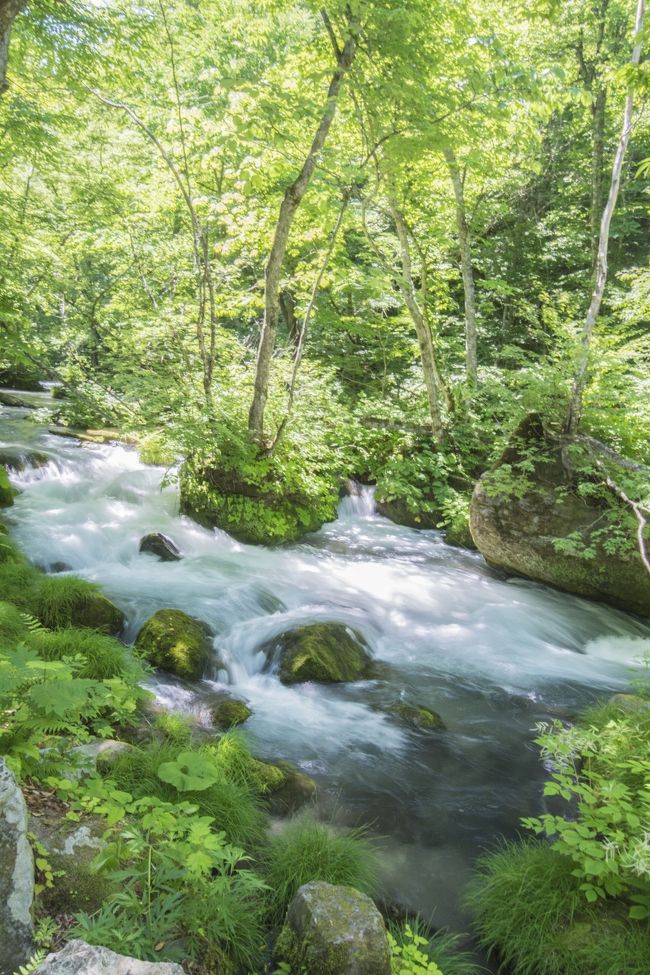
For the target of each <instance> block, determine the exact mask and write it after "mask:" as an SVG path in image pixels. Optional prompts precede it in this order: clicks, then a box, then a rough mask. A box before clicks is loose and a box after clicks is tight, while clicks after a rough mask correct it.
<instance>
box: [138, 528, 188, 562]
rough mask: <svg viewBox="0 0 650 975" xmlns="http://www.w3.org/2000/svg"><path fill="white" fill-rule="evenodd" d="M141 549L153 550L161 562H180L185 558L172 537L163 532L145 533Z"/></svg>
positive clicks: (144, 550)
mask: <svg viewBox="0 0 650 975" xmlns="http://www.w3.org/2000/svg"><path fill="white" fill-rule="evenodd" d="M140 551H141V552H151V554H152V555H155V556H157V557H158V558H159V559H160V561H161V562H180V560H181V559H182V558H183V556H182V555H181V553H180V551H179V550H178V548H177V547H176V545H175V544H174V542H172V540H171V538H167V536H166V535H163V534H162V533H161V532H152V533H151V534H150V535H145V536H144V538H141V539H140Z"/></svg>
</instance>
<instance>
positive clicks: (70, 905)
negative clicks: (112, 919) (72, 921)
mask: <svg viewBox="0 0 650 975" xmlns="http://www.w3.org/2000/svg"><path fill="white" fill-rule="evenodd" d="M48 859H49V862H50V865H51V867H52V870H53V871H54V886H53V887H50V888H46V889H45V890H44V891H43V892H42V893H41V895H40V897H39V899H38V906H39V908H40V910H41V911H43V912H44V913H46V914H49V915H52V916H54V917H57V916H59V915H62V914H64V915H66V916H69V915H71V914H74V913H76V912H77V911H85V912H86V913H87V914H93V913H94V912H95V911H98V910H99V908H100V907H101V905H102V902H103V901H104V900H106V899H107V898H108V897H109V896H110V895H111V894H112V893H114V891H115V883H114V882H112V881H110V880H108V879H107V878H106V877H105V876H103V875H102V874H101V873H97V872H95V871H94V870H92V869H91V867H90V865H89V864H88V863H87V862H84V860H82V859H79V858H75V857H71V856H60V855H58V854H50V856H49V857H48Z"/></svg>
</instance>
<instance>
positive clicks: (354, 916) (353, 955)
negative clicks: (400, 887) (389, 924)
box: [276, 880, 391, 975]
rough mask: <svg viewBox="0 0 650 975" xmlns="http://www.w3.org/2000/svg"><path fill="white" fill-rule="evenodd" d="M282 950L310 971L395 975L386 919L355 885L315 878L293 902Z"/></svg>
mask: <svg viewBox="0 0 650 975" xmlns="http://www.w3.org/2000/svg"><path fill="white" fill-rule="evenodd" d="M276 954H277V956H278V957H279V958H282V959H283V960H286V961H287V962H289V964H290V966H291V970H292V971H293V972H305V973H306V975H390V972H391V952H390V947H389V944H388V938H387V936H386V927H385V925H384V920H383V918H382V916H381V914H380V913H379V911H378V910H377V908H376V907H375V905H374V904H373V902H372V901H371V900H370V898H369V897H367V896H366V895H365V894H361V893H359V891H358V890H355V889H354V888H353V887H338V886H334V885H332V884H326V883H324V882H322V881H318V880H316V881H312V882H311V883H309V884H305V885H304V886H303V887H300V889H299V890H298V892H297V894H296V896H295V897H294V899H293V900H292V901H291V904H290V905H289V910H288V911H287V918H286V921H285V925H284V928H283V929H282V932H281V934H280V937H279V939H278V943H277V946H276Z"/></svg>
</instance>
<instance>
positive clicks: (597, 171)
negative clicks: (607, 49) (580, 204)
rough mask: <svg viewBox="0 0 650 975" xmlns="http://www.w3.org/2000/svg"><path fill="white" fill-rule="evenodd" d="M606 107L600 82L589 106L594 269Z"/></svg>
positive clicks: (597, 236) (605, 96) (602, 184)
mask: <svg viewBox="0 0 650 975" xmlns="http://www.w3.org/2000/svg"><path fill="white" fill-rule="evenodd" d="M606 105H607V89H606V88H605V85H604V84H603V83H602V82H600V83H598V88H597V90H596V93H595V95H594V98H593V101H592V105H591V249H592V255H593V264H594V269H595V268H596V264H597V261H598V238H599V234H600V221H601V217H602V213H603V188H604V182H603V168H604V165H603V164H604V158H605V108H606Z"/></svg>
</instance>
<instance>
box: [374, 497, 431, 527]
mask: <svg viewBox="0 0 650 975" xmlns="http://www.w3.org/2000/svg"><path fill="white" fill-rule="evenodd" d="M375 505H376V507H377V511H378V512H379V514H380V515H383V516H384V518H390V520H391V521H394V522H395V524H396V525H405V526H406V527H407V528H437V527H438V525H439V524H440V518H441V517H442V516H441V514H440V512H439V511H434V512H431V511H420V512H415V513H414V512H412V511H411V510H410V509H409V507H408V505H407V504H406V501H404V500H403V499H402V498H391V499H390V500H389V499H388V498H382V497H377V496H375Z"/></svg>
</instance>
